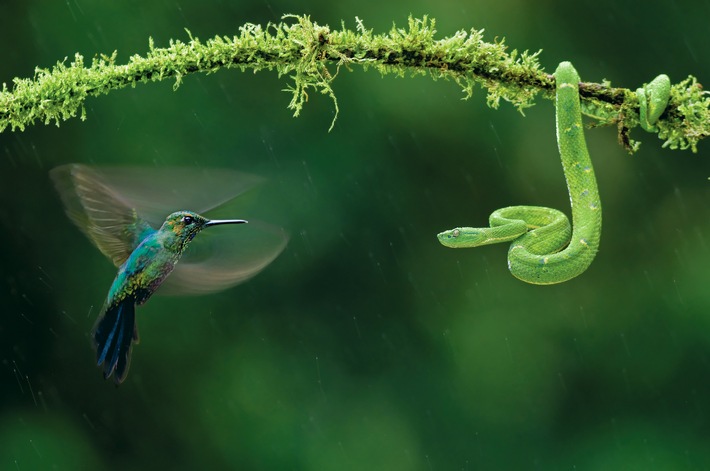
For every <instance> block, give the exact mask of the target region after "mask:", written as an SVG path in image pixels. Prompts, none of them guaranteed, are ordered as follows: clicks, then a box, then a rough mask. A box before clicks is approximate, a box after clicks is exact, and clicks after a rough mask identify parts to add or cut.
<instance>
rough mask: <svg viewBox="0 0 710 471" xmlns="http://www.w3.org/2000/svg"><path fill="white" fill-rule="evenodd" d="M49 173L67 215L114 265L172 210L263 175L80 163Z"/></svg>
mask: <svg viewBox="0 0 710 471" xmlns="http://www.w3.org/2000/svg"><path fill="white" fill-rule="evenodd" d="M50 176H51V177H52V180H54V184H55V186H56V187H57V190H58V191H59V194H60V196H61V199H62V202H63V203H64V206H65V207H66V211H67V214H68V215H69V218H70V219H71V220H72V221H74V223H75V224H76V225H77V226H79V228H80V229H81V230H82V232H84V234H86V235H87V236H88V237H89V239H90V240H91V241H92V242H93V243H94V244H95V245H96V246H97V247H98V248H99V250H101V252H102V253H103V254H104V255H106V256H107V257H108V258H110V259H111V260H113V263H114V264H115V265H116V266H120V265H121V264H122V263H123V262H124V261H125V260H126V259H127V258H128V256H129V255H130V254H131V252H133V250H134V249H135V248H136V247H137V246H138V244H139V243H140V241H141V240H143V239H144V238H145V236H146V235H148V234H149V233H150V231H152V230H153V228H152V227H151V225H152V226H153V227H160V226H161V225H162V224H163V221H164V220H165V217H166V216H168V215H169V214H170V213H172V212H174V211H179V210H191V211H195V212H198V213H203V212H205V211H208V210H210V209H212V208H215V207H217V206H219V205H221V204H223V203H225V202H226V201H229V200H231V199H233V198H235V197H236V196H238V195H240V194H242V193H244V192H245V191H247V190H249V189H250V188H252V187H254V186H255V185H256V184H257V183H259V182H260V181H261V179H260V178H259V177H255V176H253V175H248V174H244V173H240V172H236V171H233V170H227V169H204V168H198V167H195V168H180V167H163V168H159V167H91V166H87V165H80V164H69V165H63V166H61V167H57V168H55V169H53V170H52V171H50Z"/></svg>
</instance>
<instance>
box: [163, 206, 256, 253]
mask: <svg viewBox="0 0 710 471" xmlns="http://www.w3.org/2000/svg"><path fill="white" fill-rule="evenodd" d="M246 222H247V221H245V220H244V219H220V220H214V219H212V220H210V219H207V218H206V217H204V216H200V215H199V214H197V213H195V212H192V211H177V212H175V213H172V214H171V215H170V216H168V217H167V218H166V219H165V222H164V223H163V225H162V227H161V228H160V231H161V232H164V233H167V234H172V235H173V236H174V238H175V241H176V242H177V243H178V244H179V245H178V247H179V251H180V252H182V250H184V248H185V246H186V244H187V243H188V242H190V241H191V240H192V239H193V238H194V237H195V236H196V235H197V233H198V232H200V231H201V230H202V229H204V228H205V227H209V226H216V225H219V224H245V223H246Z"/></svg>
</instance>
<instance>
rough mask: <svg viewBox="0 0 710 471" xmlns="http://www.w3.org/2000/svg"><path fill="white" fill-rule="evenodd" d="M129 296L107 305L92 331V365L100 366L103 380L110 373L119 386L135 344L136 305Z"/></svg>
mask: <svg viewBox="0 0 710 471" xmlns="http://www.w3.org/2000/svg"><path fill="white" fill-rule="evenodd" d="M135 301H136V300H135V299H134V298H133V297H132V296H128V297H126V298H124V299H122V300H121V301H120V302H118V303H116V304H113V305H110V306H108V308H106V312H104V314H103V315H102V316H101V317H99V319H98V320H97V321H96V325H95V326H94V329H93V331H92V337H93V338H94V346H95V347H96V365H97V366H101V365H102V364H103V365H104V378H105V379H108V377H109V376H111V373H114V372H115V374H114V376H113V380H114V381H115V382H116V384H120V383H121V382H122V381H123V380H124V379H125V378H126V374H127V373H128V366H129V365H130V363H131V346H132V344H133V342H134V341H135V342H137V341H138V327H137V326H136V303H135Z"/></svg>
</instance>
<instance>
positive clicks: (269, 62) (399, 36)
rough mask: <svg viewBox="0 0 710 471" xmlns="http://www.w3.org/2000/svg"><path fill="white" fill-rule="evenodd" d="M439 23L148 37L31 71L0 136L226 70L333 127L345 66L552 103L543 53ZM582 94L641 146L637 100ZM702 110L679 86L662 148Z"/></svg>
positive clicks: (709, 123) (702, 124) (693, 135)
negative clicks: (129, 93)
mask: <svg viewBox="0 0 710 471" xmlns="http://www.w3.org/2000/svg"><path fill="white" fill-rule="evenodd" d="M435 26H436V23H435V21H434V20H433V19H430V18H428V17H426V16H424V17H423V18H421V19H418V18H412V17H410V18H409V20H408V24H407V27H406V28H398V27H397V26H396V25H393V26H392V28H391V29H390V31H389V32H387V33H384V34H375V33H374V32H373V31H372V30H371V29H367V28H366V27H365V25H364V23H363V22H362V21H361V20H360V19H358V18H356V28H355V30H351V29H348V28H346V27H345V25H344V24H343V25H341V28H340V29H339V30H331V29H330V28H329V27H328V26H320V25H318V24H317V23H315V22H313V21H312V20H311V19H310V17H308V16H297V15H286V16H284V21H283V22H281V23H279V24H271V23H270V24H268V25H266V26H265V27H262V26H260V25H255V24H245V25H244V26H242V27H240V28H239V33H238V34H237V35H235V36H232V37H226V36H215V37H214V38H211V39H209V40H207V41H205V42H202V41H200V40H199V39H198V38H196V37H193V36H192V35H191V34H190V32H189V31H188V32H187V35H188V38H189V41H187V42H183V41H180V40H171V41H170V43H169V45H168V46H167V47H164V48H158V47H155V44H154V43H153V41H152V39H150V40H149V43H148V52H147V53H146V54H145V56H140V55H133V56H131V57H130V59H129V60H128V62H127V63H126V64H124V65H121V64H117V63H116V57H117V54H116V52H114V53H113V54H111V55H110V56H107V55H101V56H98V57H95V58H94V59H93V60H92V61H91V65H89V66H88V67H86V66H85V65H84V58H83V57H82V56H81V55H80V54H76V55H75V56H74V58H73V60H72V61H71V62H70V63H69V64H68V65H67V64H66V62H67V59H66V58H65V60H64V61H61V62H58V63H57V64H56V65H55V66H54V67H53V68H51V69H40V68H37V69H36V70H35V75H34V77H33V78H31V79H21V78H15V79H14V80H13V83H12V88H11V89H9V88H8V87H7V85H6V84H3V87H2V91H0V131H3V130H5V129H6V128H8V127H9V128H10V129H12V130H13V131H14V130H24V129H25V127H26V126H28V125H31V124H33V123H34V122H35V121H37V120H39V121H41V122H43V123H45V124H49V123H55V124H57V125H59V123H60V122H61V121H64V120H67V119H69V118H73V117H76V116H77V115H78V116H79V117H80V118H81V119H82V120H83V119H86V111H85V108H84V103H85V101H86V99H87V98H88V97H93V96H98V95H102V94H106V93H109V92H110V91H111V90H117V89H120V88H124V87H127V86H132V87H135V86H136V84H137V83H139V82H140V83H147V82H152V81H159V80H165V79H173V80H175V85H174V88H175V89H177V88H178V87H179V86H180V83H181V82H182V80H183V77H185V76H187V75H190V74H194V73H208V74H209V73H213V72H216V71H218V70H220V69H224V68H237V69H239V70H241V71H247V70H251V71H253V72H259V71H263V70H267V71H270V70H275V71H276V72H277V73H278V75H279V77H281V76H288V77H289V78H290V80H291V82H290V84H289V85H287V87H286V89H285V90H286V91H287V92H289V93H291V95H292V97H291V101H290V102H289V105H288V107H289V109H291V110H293V113H294V116H298V115H299V113H300V112H301V110H302V109H303V105H304V104H305V103H306V102H307V101H308V93H309V92H311V91H315V92H318V93H321V94H324V95H327V96H329V97H330V98H331V100H332V101H333V105H334V107H335V111H336V113H335V117H334V119H333V123H334V122H335V119H337V112H338V102H337V99H336V96H335V92H334V91H333V88H332V83H333V81H334V80H335V78H336V77H337V75H338V72H339V71H340V68H341V67H342V66H343V65H345V66H352V65H360V66H362V67H363V68H365V69H368V68H374V69H376V70H377V71H379V72H380V73H381V74H382V75H386V74H395V75H396V76H398V77H405V76H409V75H429V76H431V77H432V78H433V79H435V80H438V79H445V80H453V81H454V82H456V83H457V84H458V85H459V86H460V87H461V90H462V92H463V98H464V99H467V98H469V97H471V95H472V94H473V90H474V88H475V86H476V85H480V86H481V87H482V88H484V89H486V91H487V102H488V105H489V106H491V107H493V108H497V107H498V106H499V105H500V102H501V100H503V101H508V102H510V103H511V104H513V106H515V107H516V108H517V109H518V110H519V111H520V112H521V113H522V112H523V111H524V110H525V108H527V107H530V106H532V105H533V103H534V100H535V97H536V95H537V94H538V93H540V92H542V93H543V96H545V97H546V98H550V99H551V98H553V97H554V80H553V77H552V76H551V75H549V74H547V73H545V72H544V71H543V70H542V69H541V67H540V64H539V62H538V56H539V54H540V51H538V52H535V53H529V52H528V51H524V52H518V51H517V50H512V51H508V48H507V46H506V45H505V42H504V40H500V41H495V42H485V41H484V40H483V30H475V29H471V30H470V31H464V30H461V31H458V32H456V33H454V34H453V35H452V36H449V37H446V38H442V39H436V27H435ZM580 93H581V95H582V99H583V100H584V109H585V112H586V113H587V114H589V115H591V116H592V117H593V118H594V119H595V120H596V121H597V122H598V124H599V125H609V124H617V125H618V127H619V129H620V132H619V135H620V140H621V141H622V142H624V143H626V145H627V147H628V148H629V149H631V150H632V149H634V148H635V147H637V143H633V141H631V140H630V139H629V138H628V131H629V129H631V128H633V127H635V126H637V125H638V101H637V99H636V98H635V95H634V94H633V93H631V92H630V91H629V90H626V89H622V88H612V87H611V86H610V84H609V83H606V82H605V83H603V84H593V83H584V84H582V86H580ZM708 113H709V111H708V99H707V97H706V93H705V92H703V91H702V89H701V87H700V85H699V84H697V82H696V80H695V78H693V77H689V78H688V79H686V80H685V81H683V82H681V83H679V84H677V85H675V86H674V87H673V89H672V98H671V102H670V104H669V107H668V110H667V111H666V113H664V115H663V116H662V119H661V121H659V123H658V128H659V137H660V138H661V139H664V140H665V142H664V146H665V147H670V148H672V149H676V148H680V149H687V148H691V149H692V150H693V151H695V150H696V146H697V143H698V141H699V140H700V139H702V138H704V137H705V136H707V135H708V133H709V132H710V116H708ZM331 127H332V125H331Z"/></svg>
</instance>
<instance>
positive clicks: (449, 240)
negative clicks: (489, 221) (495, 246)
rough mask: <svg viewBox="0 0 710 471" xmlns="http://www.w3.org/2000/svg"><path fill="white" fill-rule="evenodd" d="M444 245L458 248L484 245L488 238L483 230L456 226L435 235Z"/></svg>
mask: <svg viewBox="0 0 710 471" xmlns="http://www.w3.org/2000/svg"><path fill="white" fill-rule="evenodd" d="M436 238H437V239H439V242H441V245H443V246H445V247H451V248H452V249H458V248H463V247H477V246H479V245H484V244H486V243H490V242H488V241H489V240H490V238H489V236H488V235H487V234H486V233H485V230H482V229H479V228H475V227H457V228H455V229H451V230H448V231H444V232H440V233H439V234H437V236H436Z"/></svg>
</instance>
